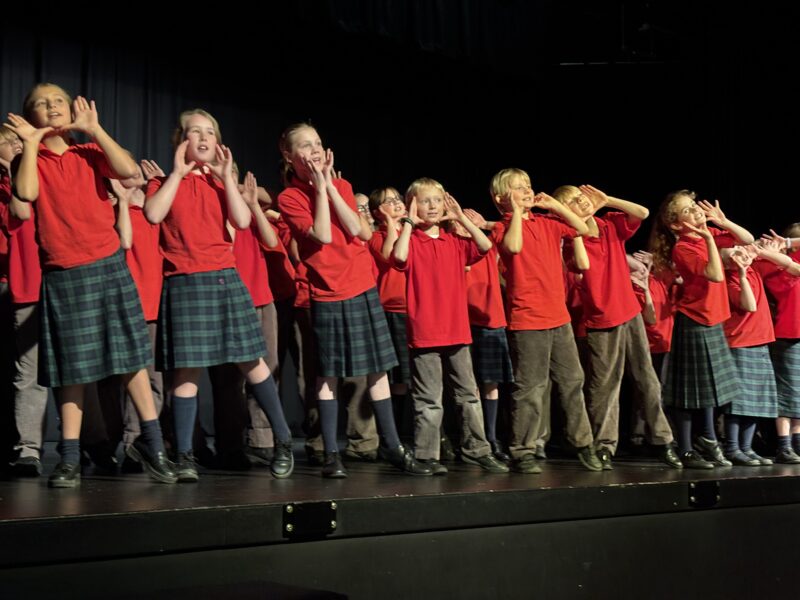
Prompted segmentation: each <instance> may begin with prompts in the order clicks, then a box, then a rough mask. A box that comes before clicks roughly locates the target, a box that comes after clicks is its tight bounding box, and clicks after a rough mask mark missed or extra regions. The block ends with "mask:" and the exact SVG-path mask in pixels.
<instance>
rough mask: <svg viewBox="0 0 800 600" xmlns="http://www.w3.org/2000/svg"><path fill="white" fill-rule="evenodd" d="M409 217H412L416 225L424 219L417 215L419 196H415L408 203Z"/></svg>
mask: <svg viewBox="0 0 800 600" xmlns="http://www.w3.org/2000/svg"><path fill="white" fill-rule="evenodd" d="M408 218H409V219H411V220H412V221H413V223H414V225H419V224H420V223H422V219H420V218H419V217H418V216H417V197H416V196H414V197H413V198H412V199H411V202H409V203H408Z"/></svg>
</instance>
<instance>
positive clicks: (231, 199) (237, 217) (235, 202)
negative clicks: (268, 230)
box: [208, 144, 251, 229]
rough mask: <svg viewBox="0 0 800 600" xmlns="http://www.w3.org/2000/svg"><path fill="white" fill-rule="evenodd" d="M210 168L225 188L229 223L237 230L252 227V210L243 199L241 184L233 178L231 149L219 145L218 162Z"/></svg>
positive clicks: (210, 165) (209, 166)
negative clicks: (240, 189)
mask: <svg viewBox="0 0 800 600" xmlns="http://www.w3.org/2000/svg"><path fill="white" fill-rule="evenodd" d="M208 168H209V169H210V170H211V172H212V173H213V174H214V175H215V176H216V177H217V178H218V179H219V180H220V181H222V184H223V185H224V186H225V201H226V202H227V204H228V222H229V223H230V224H231V225H233V226H234V227H235V228H236V229H247V228H248V227H250V218H251V214H250V209H249V208H248V207H247V204H245V201H244V199H243V198H242V193H241V192H240V191H239V184H238V183H237V182H236V180H235V179H234V178H233V154H232V153H231V150H230V148H228V147H227V146H223V145H222V144H217V161H216V163H214V164H213V165H212V164H209V165H208Z"/></svg>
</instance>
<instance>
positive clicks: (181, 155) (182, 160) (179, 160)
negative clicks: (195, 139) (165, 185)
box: [172, 140, 197, 179]
mask: <svg viewBox="0 0 800 600" xmlns="http://www.w3.org/2000/svg"><path fill="white" fill-rule="evenodd" d="M188 146H189V140H184V141H183V142H181V143H180V144H178V147H177V148H175V161H174V163H173V166H172V172H173V173H175V174H176V175H178V176H179V177H180V178H181V179H183V178H184V177H186V176H187V175H188V174H189V173H191V172H192V169H194V168H195V166H196V165H197V162H195V161H191V162H189V163H187V162H186V148H187V147H188Z"/></svg>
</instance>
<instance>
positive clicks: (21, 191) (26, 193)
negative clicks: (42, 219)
mask: <svg viewBox="0 0 800 600" xmlns="http://www.w3.org/2000/svg"><path fill="white" fill-rule="evenodd" d="M14 196H16V197H17V198H19V199H20V200H22V201H23V202H35V201H36V198H38V197H39V190H38V189H32V188H30V187H28V186H25V185H19V186H16V187H15V188H14Z"/></svg>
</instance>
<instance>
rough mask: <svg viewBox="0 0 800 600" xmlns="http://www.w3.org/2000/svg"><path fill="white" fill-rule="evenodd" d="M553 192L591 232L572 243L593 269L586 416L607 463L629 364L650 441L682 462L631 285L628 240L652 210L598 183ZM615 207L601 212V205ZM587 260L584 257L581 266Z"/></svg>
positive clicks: (585, 294)
mask: <svg viewBox="0 0 800 600" xmlns="http://www.w3.org/2000/svg"><path fill="white" fill-rule="evenodd" d="M553 196H554V197H555V198H556V199H557V200H558V201H559V202H561V203H562V204H564V205H565V206H567V207H568V208H569V209H570V210H571V211H572V212H573V213H575V215H577V216H578V217H579V218H581V219H583V220H584V221H585V223H586V225H587V227H588V229H589V233H587V234H585V235H584V236H583V237H578V238H576V239H575V241H574V242H573V244H572V247H568V248H567V250H568V252H567V253H568V254H570V253H572V254H574V258H575V259H576V260H579V256H578V254H579V252H581V253H585V255H586V256H585V257H584V258H587V259H588V267H589V268H588V269H585V268H584V269H581V270H582V273H583V280H582V281H581V286H580V290H581V300H582V302H581V303H582V305H583V323H584V325H585V327H586V344H587V348H588V353H587V355H588V371H589V374H588V381H587V385H586V396H587V404H588V409H589V418H590V420H591V422H592V433H593V435H594V441H595V448H596V451H597V455H598V458H599V459H600V462H601V463H602V464H603V468H604V469H606V470H610V469H612V468H613V466H612V463H611V457H612V456H613V455H614V454H615V453H616V450H617V443H618V441H619V393H620V386H621V385H622V376H623V374H624V371H625V370H626V369H627V370H628V371H629V372H630V373H631V375H632V380H633V384H634V386H635V387H636V392H637V394H636V396H637V398H638V399H639V401H640V402H641V403H642V407H643V409H644V415H645V420H646V422H647V425H648V428H649V431H650V438H651V440H650V441H651V443H652V444H653V445H654V446H657V447H658V448H659V451H658V455H659V457H660V459H661V460H662V461H663V462H664V463H666V464H667V465H669V466H670V467H672V468H675V469H681V468H683V465H682V464H681V461H680V459H679V458H678V456H677V455H676V454H675V450H673V448H672V445H671V444H672V431H671V430H670V427H669V423H668V422H667V419H666V417H665V416H664V411H663V410H662V408H661V384H660V383H659V381H658V377H657V376H656V373H655V371H654V370H653V363H652V361H651V360H650V353H649V347H648V343H647V334H646V333H645V330H644V322H643V321H642V315H641V309H640V307H639V303H638V302H637V301H636V296H635V295H634V293H633V288H632V286H631V285H630V273H629V269H628V264H627V258H626V254H625V242H626V241H627V240H628V239H630V237H631V236H632V235H633V234H634V233H636V231H637V230H638V229H639V225H641V222H642V221H643V220H644V219H646V218H647V216H648V215H649V211H648V210H647V209H646V208H645V207H644V206H641V205H639V204H635V203H633V202H628V201H627V200H620V199H619V198H614V197H610V196H607V195H606V194H605V193H603V192H602V191H600V190H598V189H597V188H595V187H592V186H589V185H584V186H581V187H580V189H578V188H577V187H575V186H571V185H565V186H561V187H560V188H558V189H557V190H556V191H555V192H554V193H553ZM603 207H609V208H612V209H615V210H612V211H610V212H607V213H606V214H605V215H603V216H602V217H599V216H596V213H597V211H598V210H599V209H601V208H603ZM586 266H587V265H586V264H584V265H583V267H586Z"/></svg>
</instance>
